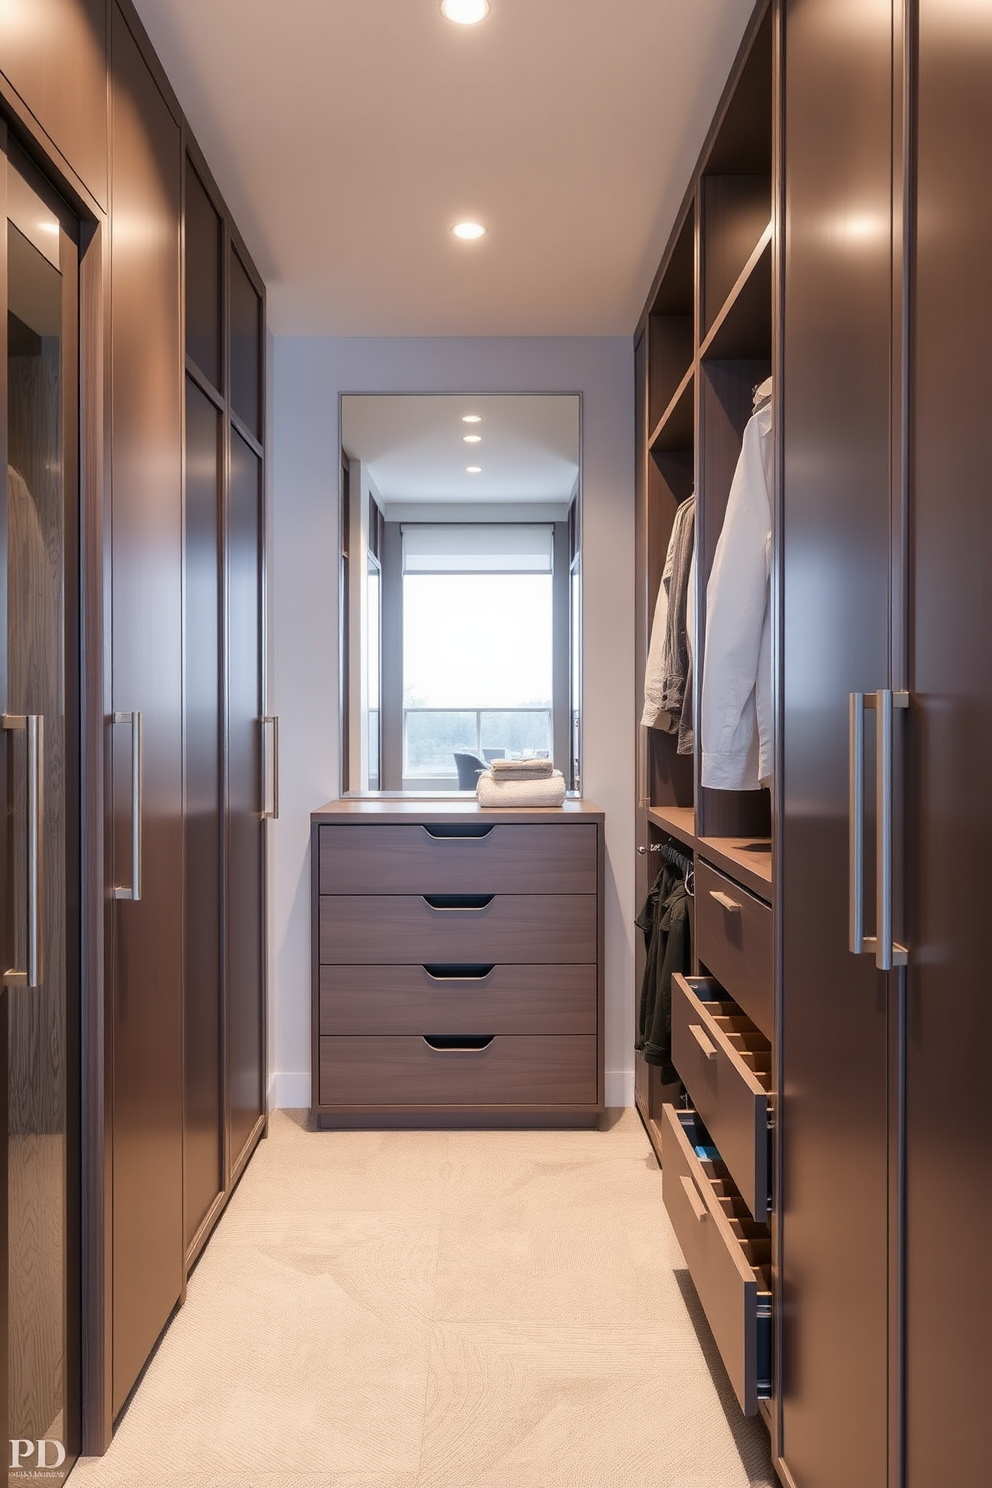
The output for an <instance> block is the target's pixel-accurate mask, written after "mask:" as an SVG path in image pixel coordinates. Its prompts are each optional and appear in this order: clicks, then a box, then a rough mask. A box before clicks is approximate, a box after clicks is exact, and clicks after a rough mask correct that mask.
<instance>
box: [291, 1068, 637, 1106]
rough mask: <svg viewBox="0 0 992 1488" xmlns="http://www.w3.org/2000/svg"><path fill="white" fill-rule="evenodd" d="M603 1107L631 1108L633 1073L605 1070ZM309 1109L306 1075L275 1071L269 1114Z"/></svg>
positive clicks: (307, 1079)
mask: <svg viewBox="0 0 992 1488" xmlns="http://www.w3.org/2000/svg"><path fill="white" fill-rule="evenodd" d="M606 1104H607V1105H608V1106H632V1105H633V1104H634V1071H633V1070H607V1072H606ZM309 1105H310V1071H309V1070H299V1071H297V1070H276V1071H275V1072H274V1073H273V1074H271V1075H270V1076H269V1110H270V1111H273V1110H283V1111H286V1110H302V1109H305V1108H307V1107H308V1106H309Z"/></svg>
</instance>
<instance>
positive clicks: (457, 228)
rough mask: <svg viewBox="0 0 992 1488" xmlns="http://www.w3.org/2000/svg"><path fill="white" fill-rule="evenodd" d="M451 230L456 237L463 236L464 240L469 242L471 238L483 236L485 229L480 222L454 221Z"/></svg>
mask: <svg viewBox="0 0 992 1488" xmlns="http://www.w3.org/2000/svg"><path fill="white" fill-rule="evenodd" d="M451 231H452V232H453V233H454V235H455V237H456V238H464V239H465V241H466V242H471V241H472V239H473V238H481V237H483V236H484V235H485V231H486V229H485V228H484V227H483V225H482V223H481V222H456V223H455V225H454V227H453V228H452V229H451Z"/></svg>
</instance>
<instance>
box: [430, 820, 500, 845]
mask: <svg viewBox="0 0 992 1488" xmlns="http://www.w3.org/2000/svg"><path fill="white" fill-rule="evenodd" d="M495 825H496V823H495V822H489V823H488V825H487V824H486V823H485V822H431V824H430V826H427V824H426V823H424V822H422V823H421V826H422V827H423V830H424V831H425V832H426V833H427V835H428V837H433V838H434V839H435V841H437V842H443V841H445V840H451V839H454V840H456V841H461V842H466V841H468V842H471V841H477V842H478V841H481V840H482V838H483V837H488V836H489V833H490V832H491V831H492V829H493V827H494V826H495Z"/></svg>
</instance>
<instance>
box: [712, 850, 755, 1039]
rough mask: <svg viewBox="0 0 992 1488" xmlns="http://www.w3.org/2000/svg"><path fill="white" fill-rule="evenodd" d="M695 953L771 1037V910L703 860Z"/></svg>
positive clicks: (749, 1015) (752, 1020)
mask: <svg viewBox="0 0 992 1488" xmlns="http://www.w3.org/2000/svg"><path fill="white" fill-rule="evenodd" d="M696 951H697V954H698V956H699V959H700V961H701V962H702V963H703V965H704V966H705V967H706V969H707V971H710V972H712V974H713V975H714V976H715V977H716V979H717V981H718V982H720V983H721V984H722V985H723V986H724V987H725V988H726V990H727V991H728V992H729V993H730V995H731V997H732V998H733V999H734V1001H735V1002H737V1003H739V1004H740V1006H741V1007H742V1008H743V1010H744V1012H745V1013H747V1015H748V1017H749V1018H750V1019H751V1022H752V1023H755V1024H756V1025H757V1026H758V1028H760V1029H761V1032H762V1033H763V1034H764V1035H765V1037H766V1038H769V1039H770V1038H771V1036H772V912H771V909H770V908H769V906H768V905H767V904H763V903H762V902H761V900H760V899H756V898H755V897H754V895H753V894H749V893H748V892H747V890H746V889H742V888H740V886H739V885H738V884H735V883H734V882H733V881H732V880H731V879H729V878H725V877H724V876H723V874H722V873H717V871H716V869H715V868H711V867H710V866H709V864H708V863H704V862H702V861H700V862H699V863H698V865H697V868H696Z"/></svg>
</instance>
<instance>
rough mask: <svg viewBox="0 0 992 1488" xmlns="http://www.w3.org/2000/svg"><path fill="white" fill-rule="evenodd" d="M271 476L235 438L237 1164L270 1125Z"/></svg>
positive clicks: (231, 629) (232, 655) (231, 824)
mask: <svg viewBox="0 0 992 1488" xmlns="http://www.w3.org/2000/svg"><path fill="white" fill-rule="evenodd" d="M261 582H262V467H261V461H260V460H259V458H258V456H257V455H256V454H255V452H254V450H252V449H251V448H249V446H248V445H247V444H246V442H245V441H244V439H242V438H241V436H240V435H239V434H238V433H237V432H236V431H234V430H232V432H231V485H230V496H229V506H228V617H227V627H228V813H229V815H228V833H229V839H228V840H229V853H228V1080H229V1088H230V1130H231V1165H232V1170H233V1169H235V1168H236V1167H237V1164H238V1160H239V1158H240V1156H241V1155H242V1154H243V1152H244V1150H245V1147H246V1146H247V1145H248V1143H249V1142H250V1140H251V1138H252V1136H253V1134H254V1133H255V1131H256V1128H257V1126H258V1123H259V1121H260V1120H261V1118H262V1112H263V1109H264V1091H263V1065H262V1054H263V1047H264V1043H263V965H264V963H263V947H264V938H263V937H264V925H265V912H264V904H265V899H264V877H263V874H264V861H263V849H264V827H263V823H262V819H261V791H262V779H261V760H260V748H259V746H260V739H261V724H260V720H261V712H262V687H261V684H262V627H261V617H262V588H261Z"/></svg>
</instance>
